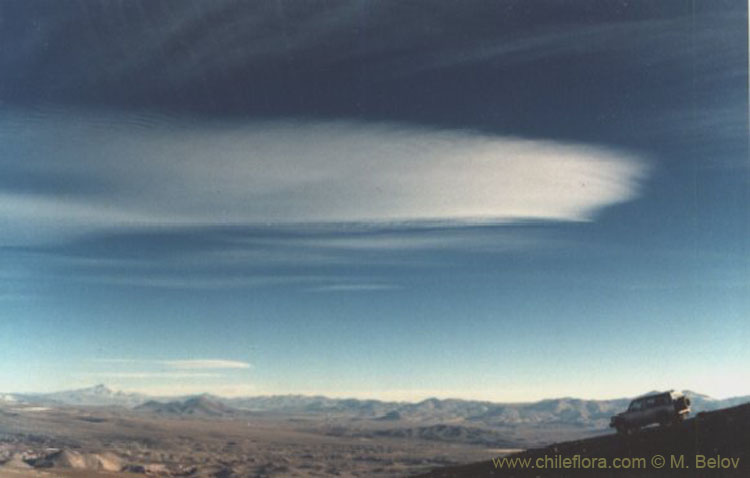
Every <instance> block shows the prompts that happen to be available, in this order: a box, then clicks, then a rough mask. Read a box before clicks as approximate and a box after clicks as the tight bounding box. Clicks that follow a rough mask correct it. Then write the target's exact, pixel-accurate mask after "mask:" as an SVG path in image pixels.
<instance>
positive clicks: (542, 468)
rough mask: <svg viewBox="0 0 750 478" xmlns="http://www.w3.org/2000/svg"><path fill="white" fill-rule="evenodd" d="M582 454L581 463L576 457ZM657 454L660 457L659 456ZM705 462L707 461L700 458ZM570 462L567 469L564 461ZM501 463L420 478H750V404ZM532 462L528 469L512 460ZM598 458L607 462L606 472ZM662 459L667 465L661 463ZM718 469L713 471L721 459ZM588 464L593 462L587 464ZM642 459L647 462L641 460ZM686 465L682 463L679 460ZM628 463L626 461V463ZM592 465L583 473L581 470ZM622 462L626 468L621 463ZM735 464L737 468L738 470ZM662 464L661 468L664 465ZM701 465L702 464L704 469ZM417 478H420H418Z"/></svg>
mask: <svg viewBox="0 0 750 478" xmlns="http://www.w3.org/2000/svg"><path fill="white" fill-rule="evenodd" d="M576 455H579V458H574V457H575V456H576ZM657 455H658V457H657ZM701 456H702V457H705V458H704V459H702V458H701ZM564 457H568V458H570V461H571V463H570V465H571V466H570V467H569V468H568V469H565V468H564V463H563V458H564ZM508 458H509V459H508V460H505V461H504V462H502V465H504V466H502V467H501V466H498V465H499V464H501V462H500V461H499V460H496V462H493V461H488V462H480V463H474V464H471V465H463V466H455V467H446V468H440V469H436V470H433V471H432V472H430V473H426V474H423V475H419V477H421V478H484V477H493V478H516V477H517V478H527V477H539V478H544V477H549V478H551V477H555V478H564V477H577V476H587V477H588V476H596V477H619V478H629V477H649V478H650V477H653V478H657V477H669V478H672V477H701V478H711V477H732V478H734V477H743V478H747V477H750V403H749V404H745V405H740V406H737V407H733V408H727V409H724V410H717V411H714V412H706V413H701V414H699V415H698V416H697V417H695V418H693V419H689V420H686V421H685V422H684V423H681V424H679V425H675V426H671V427H667V428H647V429H645V430H642V431H641V432H640V433H638V434H636V435H634V436H630V437H621V436H617V435H614V434H612V435H607V436H604V437H598V438H591V439H587V440H579V441H571V442H566V443H559V444H555V445H551V446H549V447H546V448H540V449H534V450H528V451H525V452H522V453H518V454H515V455H512V456H510V457H508ZM513 458H519V459H522V460H526V459H530V460H528V466H527V467H525V468H522V466H523V465H521V463H520V462H519V461H516V466H515V467H512V465H511V464H510V459H513ZM599 458H604V459H606V465H604V466H606V468H604V469H601V468H597V469H593V468H591V466H597V465H602V464H603V462H602V461H601V460H598V459H599ZM622 458H631V459H638V461H636V460H631V461H630V464H631V467H630V468H629V469H622V468H614V466H615V459H622ZM661 458H663V459H664V460H663V465H662V460H661ZM717 458H718V460H717V464H719V465H723V467H719V468H709V467H708V465H709V464H713V462H711V461H710V459H717ZM585 459H589V460H588V461H587V460H585ZM640 459H643V460H640ZM681 460H683V461H681ZM624 461H625V462H627V460H624ZM576 462H577V463H579V464H582V465H584V466H589V468H588V469H584V468H583V466H580V465H577V463H576ZM620 463H623V461H622V460H621V461H620ZM735 464H736V465H735ZM660 465H661V466H660ZM700 465H704V466H703V467H700ZM636 467H637V468H636ZM415 478H416V477H415Z"/></svg>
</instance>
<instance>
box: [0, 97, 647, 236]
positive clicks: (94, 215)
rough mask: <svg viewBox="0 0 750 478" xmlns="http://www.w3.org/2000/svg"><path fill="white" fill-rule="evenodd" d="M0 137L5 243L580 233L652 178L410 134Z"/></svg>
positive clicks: (111, 122)
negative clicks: (165, 231) (147, 235)
mask: <svg viewBox="0 0 750 478" xmlns="http://www.w3.org/2000/svg"><path fill="white" fill-rule="evenodd" d="M0 131H2V132H1V133H0V148H1V149H2V151H1V153H2V156H3V159H2V160H1V161H2V162H1V163H0V168H2V169H1V171H3V172H8V173H9V174H10V173H12V175H14V177H18V178H20V179H19V183H20V184H19V185H18V186H19V187H18V188H12V187H11V188H6V190H5V191H0V199H1V200H0V218H2V219H0V221H1V222H3V223H5V224H3V226H4V227H3V228H2V229H3V230H5V231H13V232H12V233H7V232H6V233H4V236H5V237H3V238H2V239H3V240H4V241H5V242H6V243H7V242H8V241H9V240H10V241H13V240H15V241H19V240H20V241H29V240H31V241H34V240H41V239H43V238H44V237H45V236H50V235H59V234H61V233H76V232H87V231H92V230H97V229H101V228H110V227H123V226H137V225H222V224H267V223H275V224H284V223H303V224H304V223H313V222H317V223H319V222H324V223H325V222H334V223H335V222H382V223H394V222H395V223H398V222H412V221H437V222H458V223H464V222H493V223H503V222H511V221H517V220H527V219H534V220H553V221H588V220H591V219H592V218H593V217H595V215H596V214H597V213H598V212H599V211H601V210H602V209H603V208H605V207H607V206H610V205H613V204H617V203H621V202H624V201H627V200H630V199H632V198H634V197H635V196H636V195H637V194H638V190H639V185H640V183H641V181H642V180H643V179H644V178H645V176H646V173H647V167H646V164H645V163H644V162H643V161H642V160H641V159H639V158H637V157H635V156H633V155H630V154H626V153H623V152H618V151H614V150H610V149H607V148H602V147H593V146H589V145H582V144H570V143H561V142H554V141H540V140H528V139H520V138H512V137H502V136H496V135H490V134H480V133H475V132H469V131H448V130H439V129H428V128H425V127H418V126H414V125H409V124H391V123H362V122H354V121H328V122H324V121H276V122H243V123H236V122H235V123H218V122H214V123H206V122H200V123H197V122H196V123H191V122H185V121H180V122H176V121H167V120H162V119H161V118H158V117H157V118H153V117H149V116H143V115H141V116H138V115H132V116H118V117H113V116H102V115H93V114H88V115H83V114H70V113H65V114H43V115H37V116H30V115H24V114H19V113H18V112H16V113H15V114H6V115H5V116H4V117H2V118H0ZM24 178H34V181H27V180H25V179H24ZM40 178H41V179H40ZM54 178H58V180H57V182H55V181H53V179H54ZM60 178H62V179H60ZM24 181H26V183H28V184H24ZM61 181H62V182H63V184H58V183H60V182H61ZM65 181H69V183H70V187H67V188H66V187H65V186H66V184H65ZM48 184H55V185H56V186H55V188H51V187H48V186H47V185H48Z"/></svg>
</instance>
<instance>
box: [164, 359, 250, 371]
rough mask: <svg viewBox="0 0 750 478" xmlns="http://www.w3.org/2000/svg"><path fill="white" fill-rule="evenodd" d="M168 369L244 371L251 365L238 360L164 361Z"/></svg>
mask: <svg viewBox="0 0 750 478" xmlns="http://www.w3.org/2000/svg"><path fill="white" fill-rule="evenodd" d="M163 363H164V364H165V365H167V366H168V367H173V368H176V369H180V370H205V369H246V368H250V367H251V365H250V364H249V363H247V362H240V361H238V360H219V359H214V360H205V359H204V360H165V361H164V362H163Z"/></svg>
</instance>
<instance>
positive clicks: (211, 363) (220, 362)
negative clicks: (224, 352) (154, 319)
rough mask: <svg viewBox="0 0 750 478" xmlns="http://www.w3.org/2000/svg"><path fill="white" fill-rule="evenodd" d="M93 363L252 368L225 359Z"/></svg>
mask: <svg viewBox="0 0 750 478" xmlns="http://www.w3.org/2000/svg"><path fill="white" fill-rule="evenodd" d="M93 361H94V362H97V363H105V364H117V365H154V366H163V367H167V368H171V369H177V370H222V369H223V370H229V369H248V368H250V367H252V365H251V364H250V363H248V362H242V361H239V360H226V359H183V360H148V359H131V358H103V359H94V360H93ZM126 373H130V372H126Z"/></svg>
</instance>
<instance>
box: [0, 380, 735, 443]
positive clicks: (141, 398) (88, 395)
mask: <svg viewBox="0 0 750 478" xmlns="http://www.w3.org/2000/svg"><path fill="white" fill-rule="evenodd" d="M684 393H685V394H687V395H688V396H689V397H690V398H691V400H692V407H693V413H694V414H695V413H699V412H703V411H712V410H718V409H721V408H726V407H731V406H734V405H739V404H742V403H746V402H750V396H743V397H734V398H728V399H722V400H719V399H714V398H711V397H709V396H707V395H703V394H699V393H695V392H691V391H685V392H684ZM3 399H4V400H5V401H10V400H15V401H16V402H21V403H30V404H37V405H45V406H61V405H67V406H118V407H126V408H131V409H134V410H136V411H139V412H144V413H157V414H160V415H172V416H182V415H186V416H206V417H221V416H233V415H240V414H248V413H252V412H255V413H285V414H302V415H304V414H315V415H321V414H323V415H330V416H337V417H351V418H359V419H377V420H387V421H393V422H405V423H406V422H418V423H420V424H438V423H462V424H463V425H467V426H489V427H508V426H517V425H524V426H537V425H538V426H550V425H556V424H559V425H565V426H571V425H572V426H578V427H587V428H606V427H607V424H608V423H609V418H610V417H611V416H612V415H613V414H614V413H616V412H619V411H622V410H623V409H625V408H626V407H627V406H628V404H629V402H630V400H631V399H630V398H620V399H613V400H584V399H578V398H556V399H548V400H541V401H538V402H530V403H494V402H487V401H474V400H458V399H444V400H441V399H437V398H429V399H427V400H423V401H421V402H417V403H409V402H385V401H380V400H357V399H338V398H329V397H323V396H303V395H276V396H260V397H236V398H225V397H218V396H214V395H208V394H203V395H200V396H186V397H170V398H165V397H151V396H148V395H143V394H139V393H127V392H121V391H115V390H112V389H110V388H108V387H106V386H104V385H97V386H95V387H90V388H84V389H79V390H69V391H63V392H55V393H46V394H3V395H0V401H2V400H3ZM420 430H421V429H420ZM417 432H419V433H421V432H422V431H417Z"/></svg>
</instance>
